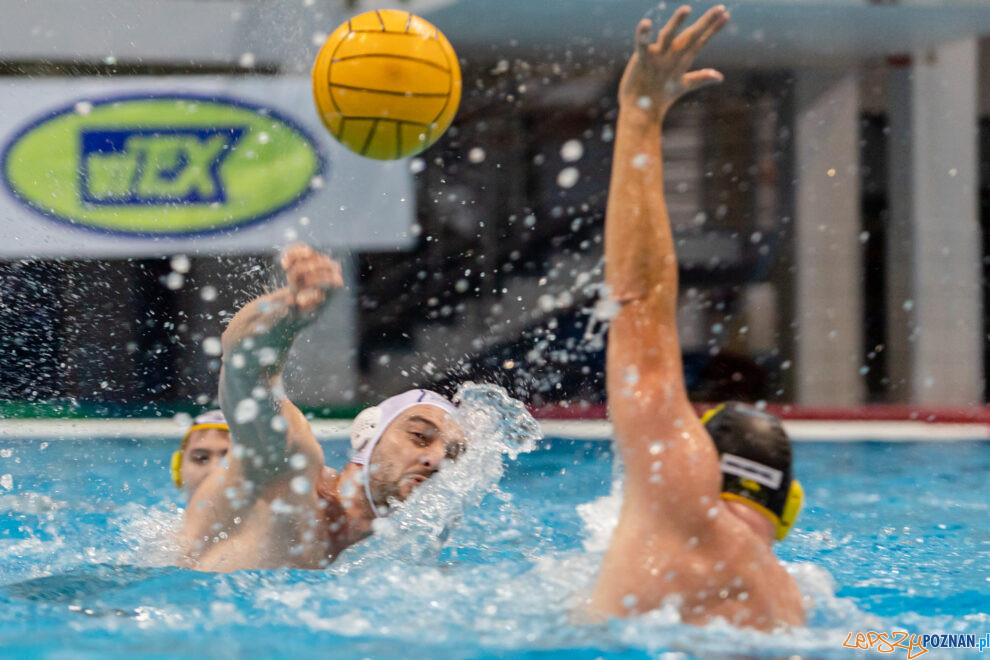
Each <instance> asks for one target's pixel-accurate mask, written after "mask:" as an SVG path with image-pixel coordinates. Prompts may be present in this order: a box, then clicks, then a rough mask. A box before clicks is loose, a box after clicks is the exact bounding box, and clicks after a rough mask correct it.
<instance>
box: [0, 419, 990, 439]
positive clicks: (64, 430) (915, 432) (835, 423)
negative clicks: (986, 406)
mask: <svg viewBox="0 0 990 660" xmlns="http://www.w3.org/2000/svg"><path fill="white" fill-rule="evenodd" d="M350 423H351V420H349V419H320V420H313V421H312V422H311V424H312V426H313V432H314V434H315V435H316V437H317V438H319V439H320V440H340V441H343V440H347V439H348V437H349V435H348V434H349V429H350ZM540 425H541V427H542V429H543V434H544V435H545V436H546V437H548V438H570V439H575V440H589V441H599V442H600V441H607V440H611V438H612V425H611V423H609V422H607V421H604V420H542V421H541V422H540ZM784 426H785V428H786V429H787V433H788V435H790V436H791V438H792V439H793V440H795V441H797V442H863V441H874V442H959V441H965V442H969V441H974V440H990V426H988V425H987V424H980V423H974V424H965V423H937V422H925V421H916V420H904V421H862V420H857V421H851V420H787V421H785V422H784ZM184 431H185V427H183V426H182V425H181V424H179V423H177V422H175V421H173V420H172V419H162V418H154V417H153V418H142V419H50V418H48V419H30V418H22V419H8V420H0V440H8V439H9V440H13V439H35V440H44V441H54V440H80V439H85V438H96V437H99V438H117V439H121V440H165V439H169V438H175V439H178V438H179V437H181V436H182V433H183V432H184Z"/></svg>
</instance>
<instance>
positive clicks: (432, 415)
mask: <svg viewBox="0 0 990 660" xmlns="http://www.w3.org/2000/svg"><path fill="white" fill-rule="evenodd" d="M464 448H465V441H464V433H463V432H462V431H461V428H460V426H458V425H457V423H456V422H455V421H454V420H452V419H451V418H450V416H449V415H448V414H447V413H445V412H444V411H443V410H441V409H439V408H437V407H435V406H413V407H412V408H410V409H409V410H407V411H405V412H404V413H402V414H401V415H399V417H398V418H396V420H395V421H393V422H392V423H391V424H389V425H388V428H387V429H385V433H383V434H382V438H381V440H379V442H378V445H377V446H375V451H374V452H373V453H372V455H371V466H370V467H371V469H370V473H371V493H372V496H373V497H374V498H375V504H377V505H383V504H385V503H386V502H387V501H388V498H390V497H394V498H395V499H397V500H399V501H400V502H401V501H405V499H406V498H407V497H409V494H410V493H411V492H412V491H413V490H415V489H416V488H417V487H418V486H420V485H421V484H423V483H424V482H425V481H426V480H427V479H429V478H430V477H432V476H433V475H434V474H435V473H436V471H437V470H439V469H440V467H441V465H442V464H443V462H444V461H452V460H457V457H458V456H460V455H461V453H462V452H463V451H464Z"/></svg>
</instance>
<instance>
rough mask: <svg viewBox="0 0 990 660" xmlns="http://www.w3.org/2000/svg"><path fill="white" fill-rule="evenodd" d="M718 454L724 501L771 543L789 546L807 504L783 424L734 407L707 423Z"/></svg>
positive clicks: (708, 416) (705, 418)
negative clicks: (793, 531)
mask: <svg viewBox="0 0 990 660" xmlns="http://www.w3.org/2000/svg"><path fill="white" fill-rule="evenodd" d="M701 421H702V423H703V424H704V425H705V430H707V431H708V434H709V435H710V436H711V438H712V441H713V442H714V443H715V448H716V450H718V455H719V465H720V467H721V469H722V499H723V500H725V502H726V504H727V505H728V508H729V510H730V511H731V512H732V513H733V514H734V515H736V516H738V517H739V518H741V519H742V520H743V521H744V522H745V523H746V524H747V525H748V526H749V527H751V528H752V529H753V530H754V531H756V532H757V534H758V535H759V536H760V537H761V538H763V539H765V540H766V541H767V543H772V542H774V541H783V540H784V538H786V537H787V534H788V533H790V531H791V528H792V527H793V526H794V521H795V520H796V519H797V516H798V513H799V512H800V510H801V504H802V503H803V501H804V490H803V489H802V487H801V482H799V481H798V480H797V479H795V478H794V474H793V455H792V451H791V439H790V438H789V437H788V436H787V432H786V431H785V430H784V425H783V423H782V422H781V421H780V418H778V417H776V416H775V415H771V414H770V413H767V412H764V411H762V410H759V409H757V408H754V407H753V406H748V405H746V404H743V403H737V402H729V403H723V404H721V405H719V406H716V407H715V408H712V409H711V410H709V411H708V412H706V413H705V414H704V415H702V417H701Z"/></svg>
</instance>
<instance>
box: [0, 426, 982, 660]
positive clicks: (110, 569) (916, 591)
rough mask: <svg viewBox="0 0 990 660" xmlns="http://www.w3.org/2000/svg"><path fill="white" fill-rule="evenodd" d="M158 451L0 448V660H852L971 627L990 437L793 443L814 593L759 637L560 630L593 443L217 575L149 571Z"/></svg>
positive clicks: (84, 445)
mask: <svg viewBox="0 0 990 660" xmlns="http://www.w3.org/2000/svg"><path fill="white" fill-rule="evenodd" d="M173 444H174V443H173V442H168V441H164V440H163V441H155V442H149V441H145V442H131V441H121V440H106V439H99V438H93V439H90V440H86V441H57V442H50V443H42V442H40V441H33V440H21V441H14V440H5V441H3V442H2V445H3V446H2V447H0V475H10V477H9V478H7V477H4V479H3V482H2V483H3V485H0V657H7V656H31V657H37V656H42V657H58V658H63V657H93V658H97V657H100V658H102V657H108V656H119V657H123V656H133V655H135V654H156V655H159V656H161V657H171V656H176V657H178V656H183V657H192V656H197V657H206V656H210V657H240V656H251V657H268V656H284V655H289V654H293V653H313V652H318V653H321V654H322V655H329V656H331V657H334V658H363V657H395V658H400V657H401V658H405V657H437V658H447V657H452V658H462V657H495V656H498V657H505V656H513V657H542V656H544V655H550V654H556V653H561V652H566V653H567V654H568V655H571V656H573V657H587V658H595V657H601V656H604V655H609V656H622V657H633V658H638V657H651V656H658V655H664V654H667V653H669V654H673V655H669V656H667V657H700V658H710V657H734V658H738V657H746V656H752V657H779V656H782V655H783V656H790V655H794V654H797V655H802V656H812V657H856V656H858V655H859V654H860V653H861V652H857V651H851V650H849V649H843V648H842V642H843V640H844V639H845V638H846V635H847V633H849V632H857V631H867V630H877V631H880V630H895V629H904V630H909V631H912V632H916V633H935V632H939V633H942V632H944V633H974V634H976V635H980V636H982V635H985V634H986V633H988V632H990V480H988V478H987V475H988V474H990V443H978V442H958V443H939V444H936V443H903V444H894V443H868V442H861V443H841V444H825V443H821V444H818V443H801V444H798V445H796V447H795V452H796V463H797V473H798V475H799V477H800V478H801V480H802V482H803V483H804V486H805V489H806V492H807V506H806V509H805V510H804V512H803V514H802V516H801V517H800V519H799V520H798V524H797V528H796V530H795V532H794V533H793V534H792V536H791V538H790V539H788V540H787V541H786V542H785V543H783V544H781V545H780V546H779V548H778V549H779V555H780V557H781V558H782V559H784V560H785V561H786V562H787V563H788V565H789V567H790V568H791V570H792V571H793V572H794V574H795V575H796V577H797V579H798V582H799V583H800V584H801V586H802V589H803V591H804V592H805V593H806V594H808V595H809V596H810V597H811V598H812V600H813V602H814V605H813V607H812V609H811V611H810V616H809V622H808V626H807V627H806V628H803V629H799V630H794V631H790V632H788V633H786V634H784V635H777V636H769V635H763V634H759V633H754V632H748V631H737V630H733V629H729V628H726V627H723V626H719V625H713V626H709V627H707V628H703V629H698V628H692V627H689V626H684V625H681V624H679V623H678V622H677V621H676V617H674V616H673V615H672V614H671V613H669V612H663V611H660V612H653V613H650V614H647V615H644V616H642V617H639V618H635V619H630V620H623V621H613V622H610V623H608V624H601V625H592V626H585V625H579V624H577V623H576V622H575V619H574V618H573V615H572V608H573V606H574V603H575V602H576V600H577V599H579V598H580V597H581V595H582V594H583V593H585V592H586V590H587V589H588V588H589V585H590V584H591V582H592V580H593V578H594V574H595V571H596V569H597V565H598V562H599V561H600V558H601V546H602V544H603V542H604V535H605V532H603V531H602V530H598V531H597V532H596V530H595V527H596V525H595V524H592V525H591V526H590V527H589V525H588V524H586V522H585V520H584V519H583V518H582V513H583V514H584V515H585V516H586V517H588V518H589V519H590V520H592V521H593V522H596V521H597V522H601V520H602V519H603V518H605V519H607V518H609V517H610V516H612V515H614V514H613V511H614V505H615V501H614V500H613V499H610V498H609V497H608V495H609V492H610V490H611V483H612V476H613V471H612V455H611V452H610V448H609V446H608V443H604V442H588V441H575V440H567V439H553V440H547V441H544V442H542V443H541V445H540V448H539V449H538V450H537V451H534V452H532V453H529V454H523V455H521V456H520V457H519V458H518V459H517V460H514V461H511V460H508V459H506V463H507V464H506V471H505V476H504V477H503V478H502V479H501V481H500V482H499V484H498V486H497V488H495V489H494V490H493V491H492V492H490V493H488V494H487V495H486V496H485V497H484V498H483V499H482V500H481V502H480V504H478V505H477V506H474V507H472V508H469V509H468V510H467V511H466V512H465V513H464V514H463V515H462V516H461V517H460V520H459V522H458V524H457V525H456V526H454V527H453V528H452V531H451V532H450V534H449V537H447V539H446V542H445V543H444V544H442V547H440V546H438V547H437V548H436V549H435V550H434V551H431V552H427V553H422V552H419V553H410V552H409V551H408V548H406V547H389V540H388V539H387V538H386V535H384V534H383V535H379V538H378V539H372V540H371V542H366V543H364V544H361V545H359V546H357V547H355V548H353V549H352V550H351V551H349V552H348V553H346V554H345V555H344V556H343V557H342V558H341V560H340V561H338V562H337V563H336V564H335V565H333V566H332V567H331V569H330V570H328V571H326V572H305V571H248V572H241V573H234V574H228V575H211V574H203V573H196V572H193V571H188V570H184V569H178V568H172V567H169V566H167V565H166V564H167V560H166V557H167V549H168V534H169V530H170V529H172V528H173V527H174V526H175V525H176V524H177V522H178V520H179V517H180V515H181V507H182V505H183V503H182V502H181V500H180V499H179V498H178V496H177V493H176V492H175V491H174V489H173V488H172V487H171V485H170V482H169V479H168V473H167V470H166V465H167V462H168V458H169V454H170V452H171V451H172V450H173V449H174V447H173ZM326 450H327V458H328V463H329V464H331V465H339V464H342V462H343V460H344V454H343V450H344V446H343V444H342V443H328V444H327V445H326ZM7 486H10V488H8V487H7ZM424 488H425V487H424ZM582 505H583V506H582ZM382 539H384V540H382ZM946 655H948V654H947V653H946V652H944V651H939V652H938V653H934V652H933V653H931V654H930V655H928V656H927V657H945V656H946ZM951 655H953V657H963V656H967V655H973V656H975V657H982V656H981V655H980V654H979V653H975V652H960V651H956V652H952V653H951ZM904 656H905V653H904V652H901V653H900V654H899V655H894V656H888V657H904ZM986 657H988V658H990V652H988V654H987V655H986Z"/></svg>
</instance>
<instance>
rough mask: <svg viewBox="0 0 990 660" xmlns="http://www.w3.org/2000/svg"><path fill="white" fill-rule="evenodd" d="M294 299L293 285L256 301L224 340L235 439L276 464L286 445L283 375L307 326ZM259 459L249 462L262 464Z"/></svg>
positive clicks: (226, 404)
mask: <svg viewBox="0 0 990 660" xmlns="http://www.w3.org/2000/svg"><path fill="white" fill-rule="evenodd" d="M291 300H292V296H291V293H290V292H289V290H288V289H280V290H278V291H275V292H273V293H270V294H268V295H265V296H261V297H260V298H257V299H255V300H253V301H252V302H250V303H249V304H247V305H245V306H244V307H243V308H242V309H241V310H240V311H239V312H238V313H237V314H236V315H235V316H234V318H233V319H232V320H231V322H230V325H228V326H227V329H226V330H225V331H224V333H223V338H222V345H223V369H222V370H221V373H220V405H221V408H222V410H223V412H224V415H225V416H226V418H227V421H228V423H229V424H230V426H231V430H232V437H233V439H234V442H235V443H236V444H239V445H241V446H242V447H244V448H245V449H246V450H247V449H250V450H251V451H250V452H249V454H251V458H252V459H253V457H254V456H261V457H263V458H264V459H265V460H264V462H265V463H268V462H270V461H272V462H274V463H275V464H276V465H277V464H279V463H280V459H281V458H282V457H283V454H284V452H285V446H286V436H285V433H284V428H285V426H284V424H279V423H278V421H277V420H276V417H278V416H280V412H281V408H282V400H283V399H284V398H285V393H284V392H283V391H282V384H281V378H280V376H281V372H282V368H283V367H284V365H285V361H286V359H287V357H288V354H289V350H290V349H291V348H292V342H293V340H294V339H295V336H296V333H297V332H298V331H299V330H300V329H301V328H302V327H303V326H304V325H305V323H304V322H302V321H300V320H299V319H298V315H297V314H296V311H295V308H294V306H293V305H292V304H291ZM279 427H281V428H282V432H279V431H278V429H279ZM255 462H256V461H254V460H249V461H247V462H246V463H245V465H246V466H248V467H251V466H253V467H261V466H255V465H254V463H255ZM252 480H254V479H252Z"/></svg>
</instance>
